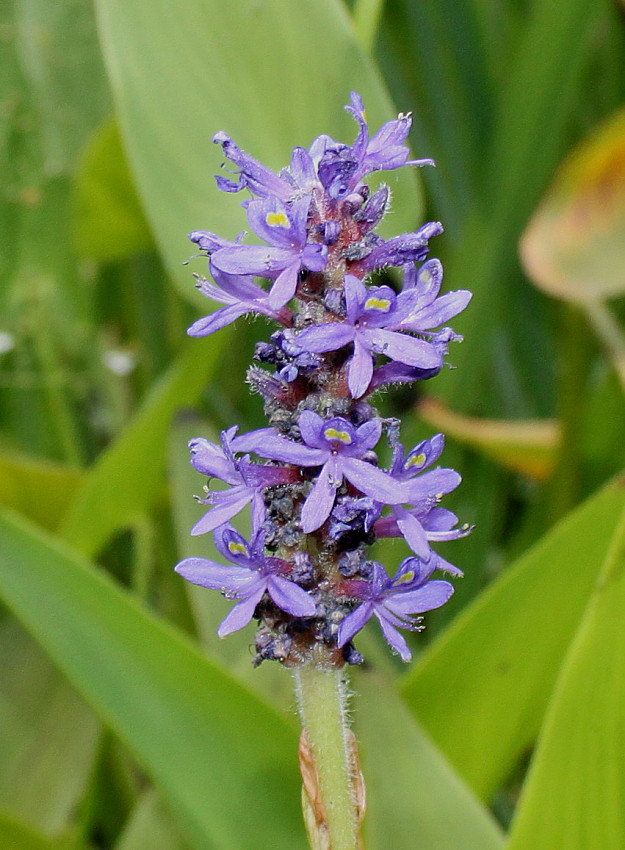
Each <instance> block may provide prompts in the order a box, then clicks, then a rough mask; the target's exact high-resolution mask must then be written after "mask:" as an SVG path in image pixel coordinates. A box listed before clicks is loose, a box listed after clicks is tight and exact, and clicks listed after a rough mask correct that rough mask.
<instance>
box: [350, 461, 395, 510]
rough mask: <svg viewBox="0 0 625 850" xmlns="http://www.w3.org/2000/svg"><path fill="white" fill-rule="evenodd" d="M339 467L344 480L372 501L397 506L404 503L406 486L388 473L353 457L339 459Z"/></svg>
mask: <svg viewBox="0 0 625 850" xmlns="http://www.w3.org/2000/svg"><path fill="white" fill-rule="evenodd" d="M340 465H341V469H342V471H343V475H344V476H345V478H347V480H348V481H350V482H351V483H352V484H353V485H354V487H357V488H358V489H359V490H360V491H361V492H362V493H366V495H367V496H371V498H372V499H375V500H376V501H378V502H384V504H386V505H397V504H400V503H401V502H405V501H406V494H405V492H404V487H405V486H406V485H405V484H401V483H399V482H398V481H397V480H396V479H395V478H393V477H392V476H391V475H389V474H388V472H383V471H382V470H381V469H378V468H377V467H375V466H372V465H371V464H370V463H366V462H365V461H364V460H358V458H355V457H343V458H341V461H340Z"/></svg>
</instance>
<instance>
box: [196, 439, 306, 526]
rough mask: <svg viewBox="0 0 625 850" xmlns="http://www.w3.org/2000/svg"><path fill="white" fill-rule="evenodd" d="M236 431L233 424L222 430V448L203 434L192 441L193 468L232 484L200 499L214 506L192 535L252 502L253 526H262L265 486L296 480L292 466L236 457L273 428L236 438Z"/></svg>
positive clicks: (203, 502) (228, 518) (230, 516)
mask: <svg viewBox="0 0 625 850" xmlns="http://www.w3.org/2000/svg"><path fill="white" fill-rule="evenodd" d="M236 430H237V428H236V427H234V428H230V429H229V430H228V431H223V432H222V434H221V447H220V446H217V445H215V443H210V442H209V441H208V440H204V439H202V438H201V437H200V438H197V439H195V440H191V442H190V443H189V449H190V450H191V462H192V464H193V466H194V468H195V469H197V471H198V472H202V473H203V474H204V475H208V476H210V477H214V478H219V479H221V481H225V482H226V484H230V485H231V486H230V489H229V490H222V491H218V492H215V493H210V494H209V495H208V496H207V497H206V498H205V499H199V500H198V501H200V502H201V503H202V504H203V505H211V506H212V507H211V509H210V510H209V511H208V512H207V513H205V514H204V516H203V517H202V519H200V520H199V521H198V522H196V523H195V525H194V526H193V528H192V529H191V534H194V535H195V534H206V533H207V532H209V531H213V530H214V529H215V528H217V527H218V526H220V525H223V523H224V522H227V521H228V520H230V519H232V517H234V516H236V515H237V514H238V513H239V512H240V511H242V510H243V508H244V507H245V506H246V505H249V504H250V502H251V503H252V519H253V525H254V526H255V527H259V526H260V525H261V523H262V521H263V519H264V516H265V505H264V498H263V492H264V490H265V488H267V487H275V486H276V485H278V484H287V483H293V482H294V481H296V480H297V473H296V472H295V470H293V469H288V468H286V467H279V466H262V465H261V464H256V463H251V462H250V460H249V456H245V457H243V458H241V459H240V460H237V459H236V457H235V452H238V451H245V448H246V447H248V446H250V445H255V444H256V442H257V441H258V440H262V437H263V434H267V433H268V432H269V431H270V429H265V430H264V431H262V430H261V431H255V432H252V433H251V434H248V435H246V436H245V437H235V436H234V435H235V433H236Z"/></svg>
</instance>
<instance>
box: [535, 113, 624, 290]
mask: <svg viewBox="0 0 625 850" xmlns="http://www.w3.org/2000/svg"><path fill="white" fill-rule="evenodd" d="M624 245H625V110H619V111H618V112H617V113H616V114H615V115H612V116H611V118H610V119H609V120H608V121H607V122H606V123H605V124H603V125H602V126H601V127H600V128H599V129H598V130H595V132H593V134H592V135H591V136H590V138H588V139H586V140H584V142H582V144H580V145H579V146H578V147H577V148H576V149H575V150H574V151H573V153H572V154H570V155H569V157H568V158H567V159H566V160H565V162H564V163H563V165H562V166H561V167H560V169H559V170H558V172H557V174H556V177H555V179H554V181H553V182H552V184H551V186H550V187H549V189H548V190H547V193H546V194H545V196H544V198H543V199H542V201H541V203H540V204H539V206H538V209H537V210H536V211H535V213H534V215H533V216H532V218H531V220H530V222H529V224H528V226H527V228H526V230H525V232H524V234H523V237H522V240H521V245H520V250H521V259H522V261H523V265H524V267H525V271H526V273H527V275H528V276H529V278H530V279H531V280H532V281H533V282H534V283H535V284H536V286H538V287H540V288H541V289H543V290H544V291H545V292H547V293H548V294H550V295H555V296H556V297H558V298H564V299H567V300H572V301H577V302H582V303H583V302H587V301H592V300H595V299H603V298H611V297H614V296H617V295H622V294H623V293H624V292H625V273H624V271H623V268H624V266H625V248H624Z"/></svg>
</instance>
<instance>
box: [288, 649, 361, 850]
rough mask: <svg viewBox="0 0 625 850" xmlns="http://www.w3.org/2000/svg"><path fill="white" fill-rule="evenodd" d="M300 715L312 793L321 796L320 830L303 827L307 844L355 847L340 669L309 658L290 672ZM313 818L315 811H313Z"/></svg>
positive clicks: (350, 767) (345, 849) (338, 849)
mask: <svg viewBox="0 0 625 850" xmlns="http://www.w3.org/2000/svg"><path fill="white" fill-rule="evenodd" d="M294 675H295V687H296V692H297V697H298V705H299V712H300V717H301V720H302V727H303V732H304V735H305V738H306V742H307V744H308V746H309V747H310V750H311V752H312V759H313V762H314V768H315V774H316V776H315V784H316V787H315V792H316V797H317V799H318V800H320V801H321V808H322V812H323V816H322V818H321V821H322V825H321V830H322V831H323V833H324V836H325V842H326V843H325V844H324V843H322V838H321V835H320V834H317V835H316V834H315V832H314V829H311V828H310V827H309V838H310V841H311V847H313V849H314V848H317V847H322V846H325V847H327V848H328V850H356V848H358V846H359V844H358V816H357V811H356V806H357V801H356V794H355V788H354V780H355V777H354V767H353V761H352V759H351V758H350V743H349V735H350V733H349V730H348V726H347V716H346V714H347V712H346V684H345V681H344V678H343V673H342V671H341V670H335V669H327V668H324V667H322V666H317V665H315V664H314V663H309V664H307V665H306V666H304V667H298V668H296V669H295V671H294ZM317 817H318V820H319V814H317Z"/></svg>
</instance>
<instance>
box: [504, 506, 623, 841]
mask: <svg viewBox="0 0 625 850" xmlns="http://www.w3.org/2000/svg"><path fill="white" fill-rule="evenodd" d="M602 560H603V564H602V570H601V574H600V576H599V579H598V581H597V582H596V585H595V587H594V588H593V593H592V595H591V598H590V601H589V604H588V607H587V609H586V612H585V614H584V617H583V619H582V620H581V622H580V625H579V628H578V630H577V633H576V635H575V639H574V641H573V642H572V644H571V647H570V650H569V652H568V653H567V656H566V659H565V662H564V664H563V666H562V672H561V675H560V677H559V679H558V683H557V685H556V688H555V690H554V694H553V698H552V701H551V703H550V706H549V712H548V714H547V717H546V719H545V723H544V726H543V729H542V731H541V735H540V739H539V743H538V747H537V750H536V752H535V754H534V758H533V761H532V765H531V768H530V772H529V775H528V778H527V780H526V783H525V785H524V788H523V793H522V797H521V801H520V804H519V807H518V809H517V812H516V815H515V819H514V822H513V825H512V830H511V834H510V838H509V841H508V843H507V844H506V848H507V850H551V848H553V847H566V850H621V848H622V847H623V846H625V819H624V818H623V801H624V799H625V765H624V762H623V729H624V728H625V629H623V611H624V610H625V512H623V513H622V515H621V517H620V521H619V523H618V527H617V529H616V531H615V532H614V534H613V535H612V539H611V541H610V547H609V550H608V552H607V554H606V555H605V556H604V558H603V559H602ZM546 800H548V801H549V804H548V805H545V801H546Z"/></svg>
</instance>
